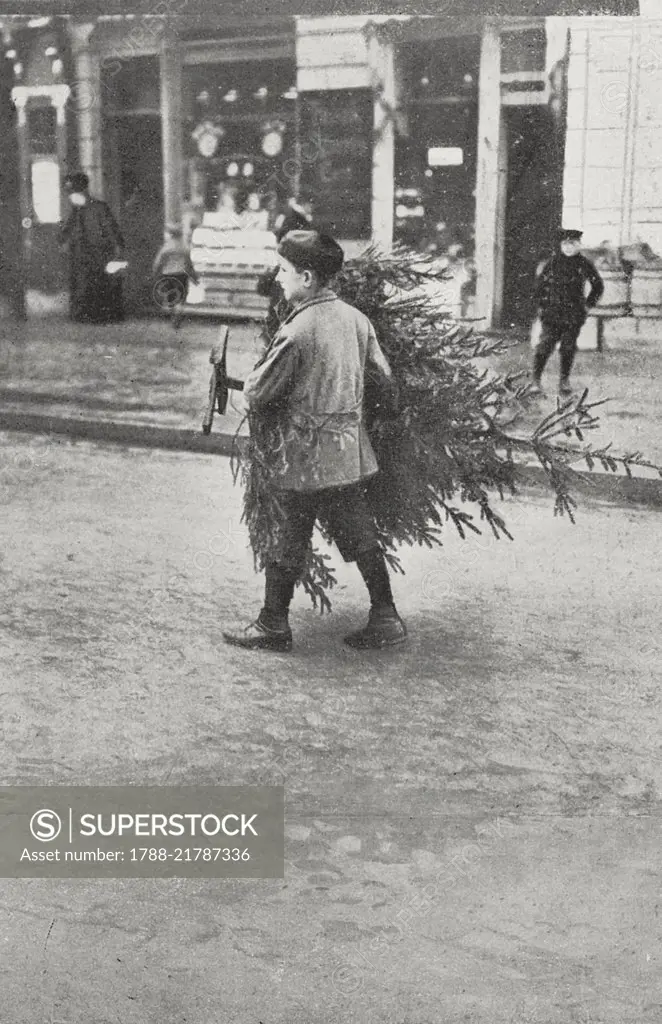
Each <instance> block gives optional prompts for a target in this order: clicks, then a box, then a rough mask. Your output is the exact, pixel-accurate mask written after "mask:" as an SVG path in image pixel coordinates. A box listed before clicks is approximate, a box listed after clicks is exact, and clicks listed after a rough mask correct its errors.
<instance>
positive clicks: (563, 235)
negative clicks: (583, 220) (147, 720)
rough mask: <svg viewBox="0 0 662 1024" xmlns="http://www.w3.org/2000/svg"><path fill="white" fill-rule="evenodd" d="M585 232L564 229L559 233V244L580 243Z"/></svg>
mask: <svg viewBox="0 0 662 1024" xmlns="http://www.w3.org/2000/svg"><path fill="white" fill-rule="evenodd" d="M583 234H584V232H583V231H575V230H574V229H572V228H563V230H562V231H559V242H580V241H581V238H582V235H583Z"/></svg>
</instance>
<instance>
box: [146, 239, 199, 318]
mask: <svg viewBox="0 0 662 1024" xmlns="http://www.w3.org/2000/svg"><path fill="white" fill-rule="evenodd" d="M165 239H166V240H165V242H164V244H163V245H162V246H161V248H160V249H159V251H158V253H157V254H156V257H155V258H154V264H153V268H152V271H153V275H154V299H155V300H156V303H157V305H158V306H159V307H160V308H161V309H164V310H165V311H166V312H168V313H170V315H171V316H172V323H173V327H175V329H176V328H178V327H179V325H180V323H181V317H182V306H183V305H184V303H185V302H186V298H187V295H188V290H189V284H190V283H191V281H193V282H194V283H195V284H198V283H199V279H198V275H197V273H196V270H195V267H194V266H193V262H192V260H191V253H190V250H189V248H188V246H187V245H186V243H185V242H184V238H183V232H182V229H181V227H180V226H179V224H168V225H167V226H166V231H165Z"/></svg>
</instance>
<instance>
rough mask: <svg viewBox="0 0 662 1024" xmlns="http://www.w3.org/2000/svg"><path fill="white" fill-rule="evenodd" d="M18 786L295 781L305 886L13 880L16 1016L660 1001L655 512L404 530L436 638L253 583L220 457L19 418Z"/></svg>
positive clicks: (323, 1021) (649, 1004)
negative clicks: (468, 535) (267, 642)
mask: <svg viewBox="0 0 662 1024" xmlns="http://www.w3.org/2000/svg"><path fill="white" fill-rule="evenodd" d="M0 460H1V465H0V471H1V474H2V484H3V486H2V487H1V488H0V503H1V504H2V514H3V520H4V523H5V524H6V525H5V529H6V536H7V537H8V538H10V543H9V544H6V545H5V550H4V553H3V558H2V563H1V565H0V572H1V573H2V581H3V589H2V594H1V597H0V672H1V673H2V687H1V689H2V691H3V692H2V698H3V720H2V741H3V742H2V750H3V762H2V763H3V771H2V776H3V779H2V782H3V783H4V784H17V783H18V784H42V783H56V784H74V785H75V784H91V783H96V784H110V783H114V784H123V783H132V784H139V783H152V784H165V783H166V782H169V783H172V784H177V783H183V784H194V783H202V782H206V783H218V784H231V783H242V782H245V783H257V782H263V781H270V782H281V781H284V782H285V785H286V792H287V818H286V825H287V835H288V840H287V849H286V855H287V861H288V866H287V876H286V879H285V880H284V881H265V882H258V881H252V882H251V881H246V882H241V883H239V882H237V883H232V882H208V883H199V882H193V881H173V882H170V883H164V882H160V883H159V882H152V881H146V882H142V881H123V882H119V881H116V882H111V881H104V882H101V881H85V880H80V881H75V880H73V881H64V882H61V881H54V880H50V881H49V880H38V881H30V882H25V881H23V882H21V881H8V880H2V881H0V903H1V904H2V908H3V915H2V920H1V922H0V936H1V940H0V941H1V942H2V948H3V950H4V953H3V957H2V960H1V961H0V972H1V973H2V1009H0V1020H2V1021H3V1022H5V1021H6V1022H7V1024H37V1022H39V1024H42V1022H48V1024H58V1022H59V1024H118V1022H121V1024H258V1022H262V1024H338V1022H340V1024H345V1022H348V1024H349V1022H352V1024H354V1022H357V1024H358V1022H361V1024H363V1022H370V1024H460V1022H462V1024H467V1022H468V1024H506V1022H508V1024H512V1022H515V1024H573V1022H576V1024H649V1022H650V1024H657V1022H658V1021H659V1020H660V1018H661V1016H662V981H661V979H662V972H661V960H662V950H661V948H660V926H659V912H660V911H659V907H660V860H659V851H660V842H661V839H662V836H661V834H660V831H661V830H660V812H661V810H662V805H661V788H662V757H661V749H660V743H661V735H660V711H661V706H660V704H661V698H660V686H659V683H660V679H659V665H660V641H659V608H660V604H661V601H662V582H661V581H662V571H661V570H662V565H661V564H660V546H659V523H658V519H657V516H656V515H655V514H652V513H650V512H643V511H620V510H618V509H614V508H609V507H606V506H600V505H597V504H596V505H584V506H583V507H582V509H581V513H580V516H579V521H578V524H577V526H575V527H572V526H570V525H569V524H567V523H566V522H564V521H559V520H558V519H554V518H553V516H552V514H551V507H550V504H549V503H546V502H538V501H527V502H525V503H521V504H515V503H513V502H510V503H509V504H508V513H509V520H510V522H511V523H512V524H513V527H514V529H515V534H516V540H515V542H514V543H512V544H511V543H509V542H506V541H500V542H498V543H497V542H495V541H493V540H491V539H488V538H485V539H484V540H483V541H482V542H479V543H473V542H470V543H467V544H466V545H465V544H463V543H461V542H460V541H459V540H458V539H457V538H456V537H454V536H452V535H449V537H448V541H447V545H446V546H445V548H444V549H443V550H442V551H439V552H435V553H433V554H432V555H430V554H429V553H428V552H422V551H418V550H415V551H406V552H405V556H404V561H405V566H406V569H407V575H406V577H405V578H404V579H402V578H398V579H396V581H395V584H396V594H397V596H398V601H399V604H400V606H401V610H402V612H403V614H404V615H405V616H406V618H407V621H408V624H409V627H410V630H411V634H412V638H411V643H410V645H409V647H408V648H407V649H403V650H400V651H399V652H397V653H391V654H390V655H389V654H384V653H373V654H358V653H356V652H352V651H350V650H348V649H346V648H344V647H343V645H342V643H341V637H342V635H343V633H344V632H345V631H346V630H347V628H348V627H350V626H351V625H353V624H354V623H355V622H356V621H357V620H358V621H360V620H361V619H362V617H363V614H364V598H363V594H362V592H361V589H360V587H359V585H358V583H357V580H356V576H355V572H354V570H353V569H352V568H351V567H350V568H345V567H341V571H340V572H339V587H338V590H337V595H336V600H335V605H336V610H335V612H334V613H333V614H332V615H331V616H330V617H325V618H322V619H320V618H319V616H317V615H316V614H315V613H314V612H313V611H312V610H310V609H309V608H308V607H307V605H306V601H305V599H304V598H302V597H300V596H299V597H297V599H296V606H295V612H294V616H293V625H294V628H295V634H296V638H297V640H298V646H297V648H296V650H295V652H293V654H292V655H291V656H278V657H271V658H269V657H268V656H264V655H258V654H254V655H251V654H246V653H244V652H240V651H237V650H235V649H231V648H227V647H224V646H222V645H221V644H220V642H219V639H218V637H219V630H220V628H221V626H222V625H223V624H225V623H226V622H227V621H230V620H231V619H232V618H233V617H234V616H236V615H243V614H248V613H249V612H253V611H254V610H255V609H256V608H257V607H258V604H259V589H260V586H259V584H260V581H259V580H258V579H257V578H256V577H254V575H253V573H252V570H251V560H250V557H249V553H248V552H247V550H246V546H245V537H244V535H243V533H242V530H241V528H240V526H239V525H238V523H239V514H240V504H239V495H238V493H237V491H236V490H234V489H233V487H232V484H231V480H230V476H229V467H228V463H227V461H226V460H223V459H218V458H212V457H209V456H206V457H205V456H199V455H181V454H172V453H165V452H154V451H153V452H145V451H140V450H130V449H129V450H121V449H118V448H103V447H101V446H99V447H95V446H93V445H90V444H88V443H79V444H70V443H69V442H57V441H53V440H49V439H47V438H45V437H38V436H35V437H29V436H27V435H21V436H19V435H15V436H10V435H3V436H2V438H1V447H0Z"/></svg>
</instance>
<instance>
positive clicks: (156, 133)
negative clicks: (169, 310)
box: [106, 114, 163, 316]
mask: <svg viewBox="0 0 662 1024" xmlns="http://www.w3.org/2000/svg"><path fill="white" fill-rule="evenodd" d="M107 129H108V134H107V141H108V144H109V146H110V148H111V149H112V157H111V159H110V160H109V161H108V166H109V168H110V169H111V170H112V174H111V180H109V182H108V187H107V189H106V195H107V196H108V202H109V203H110V205H111V208H112V211H113V214H114V215H115V217H116V218H117V220H118V222H119V225H120V228H121V231H122V234H123V235H124V241H125V243H126V254H127V259H128V261H129V270H128V273H127V276H126V280H125V285H124V299H125V309H126V312H127V314H128V315H130V316H137V315H145V314H147V315H149V314H150V313H151V314H153V313H154V302H153V299H152V261H153V259H154V256H155V255H156V253H157V251H158V249H159V248H160V246H161V245H162V243H163V161H162V156H161V119H160V117H159V116H158V115H154V114H122V115H116V116H115V117H113V118H112V119H109V120H108V122H107Z"/></svg>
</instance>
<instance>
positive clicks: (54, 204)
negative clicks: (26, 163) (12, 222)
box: [31, 157, 61, 224]
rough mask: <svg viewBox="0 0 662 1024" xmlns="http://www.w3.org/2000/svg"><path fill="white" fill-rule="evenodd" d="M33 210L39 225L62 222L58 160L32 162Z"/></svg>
mask: <svg viewBox="0 0 662 1024" xmlns="http://www.w3.org/2000/svg"><path fill="white" fill-rule="evenodd" d="M31 177H32V208H33V210H34V215H35V218H36V219H37V222H38V223H39V224H57V223H59V221H60V216H61V211H60V167H59V164H58V162H57V159H56V158H53V157H50V158H49V157H43V158H41V159H36V160H33V161H32V175H31Z"/></svg>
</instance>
